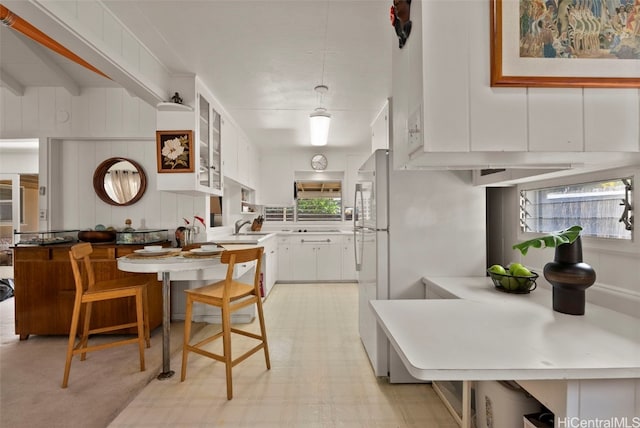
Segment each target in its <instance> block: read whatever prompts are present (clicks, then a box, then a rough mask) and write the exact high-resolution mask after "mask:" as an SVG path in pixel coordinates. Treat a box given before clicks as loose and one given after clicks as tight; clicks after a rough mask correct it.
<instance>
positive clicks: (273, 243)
mask: <svg viewBox="0 0 640 428" xmlns="http://www.w3.org/2000/svg"><path fill="white" fill-rule="evenodd" d="M262 245H263V246H264V257H263V260H262V263H263V268H262V272H263V273H264V275H263V278H262V284H263V288H264V297H267V296H268V295H269V293H270V292H271V289H272V288H273V285H274V284H275V283H276V280H277V279H278V278H277V276H278V240H277V239H276V238H275V237H274V238H269V239H267V240H266V241H264V243H263V244H262Z"/></svg>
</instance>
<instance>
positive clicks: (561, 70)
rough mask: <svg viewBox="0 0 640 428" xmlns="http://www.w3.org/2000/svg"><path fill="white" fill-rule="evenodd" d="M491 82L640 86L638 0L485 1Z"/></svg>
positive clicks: (582, 86)
mask: <svg viewBox="0 0 640 428" xmlns="http://www.w3.org/2000/svg"><path fill="white" fill-rule="evenodd" d="M490 5H491V23H490V31H491V34H490V40H491V42H490V50H491V86H524V87H557V88H560V87H564V88H571V87H581V88H640V0H603V1H591V2H587V1H582V0H490Z"/></svg>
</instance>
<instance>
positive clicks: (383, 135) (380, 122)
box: [371, 101, 390, 153]
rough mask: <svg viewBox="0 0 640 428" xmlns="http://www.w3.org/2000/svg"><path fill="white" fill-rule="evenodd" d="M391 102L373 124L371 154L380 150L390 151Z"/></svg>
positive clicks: (385, 105) (384, 107)
mask: <svg viewBox="0 0 640 428" xmlns="http://www.w3.org/2000/svg"><path fill="white" fill-rule="evenodd" d="M389 131H390V127H389V102H388V101H387V102H385V103H384V106H383V107H382V109H381V110H380V112H379V113H378V115H377V116H376V118H375V119H374V120H373V123H371V153H373V152H375V151H376V150H378V149H389Z"/></svg>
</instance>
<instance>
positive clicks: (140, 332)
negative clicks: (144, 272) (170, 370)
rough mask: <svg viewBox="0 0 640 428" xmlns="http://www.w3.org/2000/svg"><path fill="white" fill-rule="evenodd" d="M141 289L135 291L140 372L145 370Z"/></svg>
mask: <svg viewBox="0 0 640 428" xmlns="http://www.w3.org/2000/svg"><path fill="white" fill-rule="evenodd" d="M142 296H143V288H139V289H137V290H136V321H137V324H138V349H139V352H140V371H141V372H143V371H144V370H145V367H144V342H145V336H146V334H145V329H144V309H143V306H144V305H143V303H142V299H143V297H142Z"/></svg>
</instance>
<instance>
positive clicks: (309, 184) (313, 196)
mask: <svg viewBox="0 0 640 428" xmlns="http://www.w3.org/2000/svg"><path fill="white" fill-rule="evenodd" d="M296 218H297V220H298V221H326V220H336V221H340V220H342V188H341V183H340V182H339V181H297V182H296Z"/></svg>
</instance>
